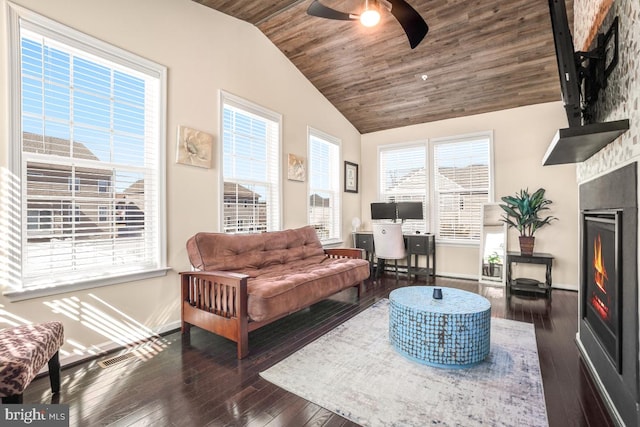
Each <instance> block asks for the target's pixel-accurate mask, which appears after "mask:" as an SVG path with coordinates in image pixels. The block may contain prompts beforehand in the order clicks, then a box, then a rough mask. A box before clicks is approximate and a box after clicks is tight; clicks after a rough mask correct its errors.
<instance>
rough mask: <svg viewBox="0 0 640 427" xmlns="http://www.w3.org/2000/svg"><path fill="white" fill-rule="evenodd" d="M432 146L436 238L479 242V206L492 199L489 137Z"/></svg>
mask: <svg viewBox="0 0 640 427" xmlns="http://www.w3.org/2000/svg"><path fill="white" fill-rule="evenodd" d="M432 143H433V175H434V177H433V183H434V193H435V194H434V195H435V199H434V203H435V210H436V218H437V222H436V223H437V224H438V230H437V233H438V237H439V238H440V239H441V240H449V241H455V242H479V241H480V231H481V218H480V215H481V209H482V204H484V203H487V202H489V201H491V200H492V199H493V194H492V191H491V182H492V179H491V177H492V164H491V163H492V162H491V134H488V133H487V134H480V135H473V136H466V137H460V138H448V139H441V140H434V141H432Z"/></svg>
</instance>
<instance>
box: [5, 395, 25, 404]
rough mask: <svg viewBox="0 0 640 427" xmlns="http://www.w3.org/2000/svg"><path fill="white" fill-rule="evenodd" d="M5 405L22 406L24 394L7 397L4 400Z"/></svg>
mask: <svg viewBox="0 0 640 427" xmlns="http://www.w3.org/2000/svg"><path fill="white" fill-rule="evenodd" d="M2 403H3V404H5V405H6V404H22V393H20V394H14V395H13V396H5V397H3V398H2Z"/></svg>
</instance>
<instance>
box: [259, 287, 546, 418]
mask: <svg viewBox="0 0 640 427" xmlns="http://www.w3.org/2000/svg"><path fill="white" fill-rule="evenodd" d="M388 307H389V301H388V300H387V299H384V300H381V301H378V302H376V303H375V304H374V305H373V306H371V307H370V308H368V309H367V310H365V311H363V312H362V313H360V314H358V315H357V316H355V317H354V318H352V319H350V320H348V321H347V322H345V323H343V324H342V325H340V326H338V327H336V328H335V329H333V330H332V331H330V332H329V333H327V334H325V335H323V336H322V337H320V338H319V339H317V340H316V341H314V342H312V343H311V344H309V345H307V346H306V347H304V348H302V349H300V350H299V351H297V352H296V353H294V354H292V355H291V356H289V357H288V358H286V359H284V360H283V361H281V362H279V363H278V364H276V365H274V366H273V367H271V368H269V369H267V370H266V371H264V372H261V373H260V375H261V376H262V377H263V378H265V379H266V380H267V381H270V382H272V383H274V384H276V385H278V386H279V387H282V388H284V389H285V390H288V391H290V392H292V393H294V394H296V395H298V396H300V397H303V398H304V399H307V400H309V401H311V402H313V403H316V404H317V405H320V406H322V407H323V408H326V409H328V410H330V411H333V412H335V413H337V414H339V415H341V416H343V417H345V418H347V419H349V420H351V421H353V422H355V423H358V424H360V425H362V426H371V427H377V426H428V425H437V426H518V427H521V426H536V427H537V426H547V425H548V421H547V411H546V406H545V402H544V392H543V389H542V378H541V376H540V365H539V362H538V349H537V346H536V337H535V330H534V327H533V325H531V324H528V323H523V322H516V321H512V320H506V319H496V318H492V319H491V352H490V353H489V356H488V357H487V358H486V359H485V360H484V361H483V362H481V363H480V364H478V365H475V366H473V367H471V368H464V369H443V368H434V367H430V366H427V365H422V364H420V363H417V362H414V361H411V360H408V359H406V358H404V357H403V356H402V355H400V354H399V353H397V352H396V351H395V350H394V348H393V347H392V346H391V344H389V340H388V329H389V324H388V322H389V308H388Z"/></svg>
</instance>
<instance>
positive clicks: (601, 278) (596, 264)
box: [593, 234, 609, 294]
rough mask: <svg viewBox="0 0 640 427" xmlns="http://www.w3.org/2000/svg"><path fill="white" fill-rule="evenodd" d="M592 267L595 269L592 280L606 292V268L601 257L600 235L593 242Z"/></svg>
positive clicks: (607, 278)
mask: <svg viewBox="0 0 640 427" xmlns="http://www.w3.org/2000/svg"><path fill="white" fill-rule="evenodd" d="M593 269H594V270H595V275H594V280H595V282H596V285H597V286H598V287H599V288H600V290H601V291H602V292H604V293H605V294H606V293H607V281H608V280H609V277H608V276H607V270H606V269H605V268H604V260H603V259H602V241H601V240H600V235H599V234H598V237H597V238H596V239H595V240H594V242H593Z"/></svg>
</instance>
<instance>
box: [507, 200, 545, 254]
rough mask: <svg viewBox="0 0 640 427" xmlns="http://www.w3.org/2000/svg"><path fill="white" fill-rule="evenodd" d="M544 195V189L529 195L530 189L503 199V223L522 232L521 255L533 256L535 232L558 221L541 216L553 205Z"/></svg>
mask: <svg viewBox="0 0 640 427" xmlns="http://www.w3.org/2000/svg"><path fill="white" fill-rule="evenodd" d="M544 193H545V189H544V188H539V189H538V190H536V191H535V192H534V193H533V194H530V193H529V189H524V190H520V191H519V192H517V193H516V195H515V196H504V197H502V201H503V202H504V204H500V207H501V208H502V210H504V212H505V214H503V216H502V221H503V222H505V223H507V225H508V226H509V227H514V228H515V229H517V230H518V232H520V237H519V239H520V253H522V254H523V255H531V254H533V246H534V243H535V237H534V234H535V232H536V231H537V230H538V229H539V228H541V227H543V226H545V225H547V224H549V223H550V222H551V221H553V220H554V219H557V218H556V217H554V216H546V217H542V216H541V215H540V213H541V212H542V211H544V210H547V209H549V205H550V204H551V203H552V201H551V200H549V199H547V198H545V197H544Z"/></svg>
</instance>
